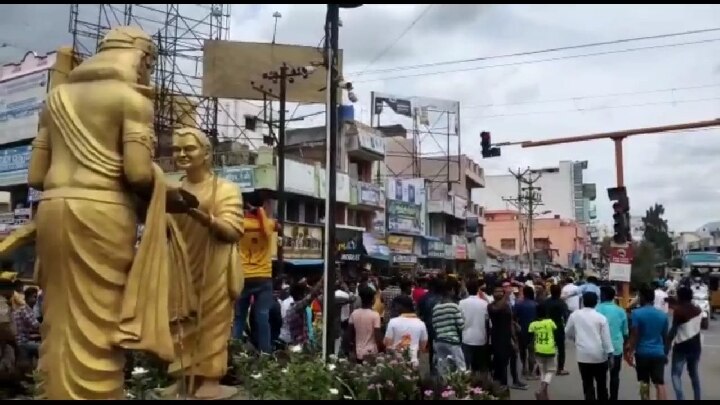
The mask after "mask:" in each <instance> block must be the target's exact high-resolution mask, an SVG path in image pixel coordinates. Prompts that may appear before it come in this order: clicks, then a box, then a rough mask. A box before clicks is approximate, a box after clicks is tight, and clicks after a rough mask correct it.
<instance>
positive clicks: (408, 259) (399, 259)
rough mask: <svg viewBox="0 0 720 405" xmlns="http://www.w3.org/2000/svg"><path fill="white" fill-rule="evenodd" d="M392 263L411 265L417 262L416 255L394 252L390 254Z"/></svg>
mask: <svg viewBox="0 0 720 405" xmlns="http://www.w3.org/2000/svg"><path fill="white" fill-rule="evenodd" d="M391 258H392V263H393V264H395V265H398V266H412V265H415V264H416V263H417V256H415V255H404V254H398V253H395V254H393V255H392V256H391Z"/></svg>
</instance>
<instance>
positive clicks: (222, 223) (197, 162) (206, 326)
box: [165, 128, 243, 399]
mask: <svg viewBox="0 0 720 405" xmlns="http://www.w3.org/2000/svg"><path fill="white" fill-rule="evenodd" d="M173 158H174V160H175V164H176V166H177V168H178V169H181V170H183V171H185V177H184V178H183V179H182V189H183V190H184V192H188V193H190V194H192V195H194V196H196V197H197V199H198V200H199V208H197V209H191V210H190V211H189V212H188V213H187V214H177V215H174V217H175V220H176V221H177V224H178V227H179V229H180V231H181V234H182V236H183V240H184V242H185V244H186V246H187V252H188V258H189V260H190V269H191V270H190V271H191V273H192V278H193V284H194V287H195V291H197V296H198V309H197V322H196V324H195V327H187V328H184V330H183V331H181V334H182V335H183V336H182V337H181V340H180V345H179V347H178V348H177V350H178V352H179V353H180V356H179V358H178V359H177V360H176V361H175V362H174V363H173V364H171V365H170V373H171V374H172V375H174V376H177V377H181V376H189V381H186V385H185V387H189V388H188V390H187V391H188V392H187V393H186V394H188V395H189V396H193V397H195V398H197V399H227V398H229V397H232V396H233V395H235V394H236V393H237V389H236V388H234V387H228V386H223V385H220V379H221V378H222V377H223V376H224V375H225V374H226V372H227V360H228V340H229V338H230V332H231V327H232V320H233V307H234V301H235V299H236V298H237V297H238V296H239V295H240V292H241V291H242V273H241V270H240V266H239V257H238V255H237V244H238V241H239V240H240V238H241V237H242V234H243V210H242V194H241V192H240V188H239V187H238V185H237V184H234V183H232V182H229V181H227V180H224V179H222V178H219V177H218V176H217V175H216V174H215V173H214V172H213V170H212V145H211V144H210V141H209V139H208V138H207V136H205V134H204V133H202V132H201V131H199V130H196V129H193V128H181V129H178V130H176V131H175V133H174V134H173ZM196 378H197V379H198V381H197V389H195V388H196V387H195V385H196V381H195V379H196ZM179 386H180V384H179V383H178V384H176V385H174V386H173V387H172V389H170V390H166V392H165V395H168V394H173V391H178V390H177V388H179Z"/></svg>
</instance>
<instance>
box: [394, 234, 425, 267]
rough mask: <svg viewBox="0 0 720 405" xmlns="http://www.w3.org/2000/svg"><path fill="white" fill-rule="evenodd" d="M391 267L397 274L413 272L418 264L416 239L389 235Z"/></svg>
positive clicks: (407, 236)
mask: <svg viewBox="0 0 720 405" xmlns="http://www.w3.org/2000/svg"><path fill="white" fill-rule="evenodd" d="M387 244H388V248H389V249H390V267H391V269H393V270H395V271H396V272H401V273H407V272H413V271H414V270H415V268H416V267H417V264H418V256H417V254H416V252H415V237H413V236H409V235H388V237H387Z"/></svg>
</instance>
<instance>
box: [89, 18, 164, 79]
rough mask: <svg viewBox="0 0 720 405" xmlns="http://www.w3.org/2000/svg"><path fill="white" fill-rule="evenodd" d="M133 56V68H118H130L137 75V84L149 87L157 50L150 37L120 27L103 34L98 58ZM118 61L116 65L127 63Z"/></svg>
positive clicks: (134, 30) (132, 29)
mask: <svg viewBox="0 0 720 405" xmlns="http://www.w3.org/2000/svg"><path fill="white" fill-rule="evenodd" d="M117 53H122V54H133V55H134V56H135V57H133V58H132V62H130V63H131V64H132V65H133V66H129V67H128V66H124V67H118V68H131V70H132V71H133V72H135V74H136V75H137V77H136V78H135V79H136V80H135V81H136V82H137V83H138V84H143V85H150V80H151V77H152V74H153V71H154V70H155V62H156V59H157V48H156V47H155V44H154V43H153V40H152V37H151V36H150V35H148V34H147V33H145V32H144V31H143V30H141V29H140V28H138V27H133V26H122V27H115V28H113V29H111V30H110V31H108V33H107V34H105V37H104V38H103V39H102V41H100V45H99V47H98V53H97V54H98V56H100V57H101V58H102V55H110V54H117ZM122 59H123V60H122V61H120V60H118V61H117V62H118V63H128V62H129V61H128V60H127V58H122Z"/></svg>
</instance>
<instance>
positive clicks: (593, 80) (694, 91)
mask: <svg viewBox="0 0 720 405" xmlns="http://www.w3.org/2000/svg"><path fill="white" fill-rule="evenodd" d="M275 11H279V12H280V13H281V14H282V18H281V19H280V20H279V23H278V32H277V41H278V42H281V43H290V44H300V45H311V46H315V45H317V44H318V43H319V42H320V40H321V39H322V37H323V23H324V19H325V7H324V6H322V5H234V6H233V8H232V18H231V28H230V37H231V39H234V40H242V41H262V42H268V41H270V40H271V38H272V31H273V18H272V14H273V12H275ZM68 15H69V6H67V5H60V6H47V5H42V6H40V5H17V6H16V5H7V6H3V13H2V14H0V43H3V42H4V43H7V44H8V46H6V47H4V48H2V49H0V61H3V62H6V61H9V60H11V59H12V58H13V57H17V54H18V52H20V51H19V50H18V49H32V50H37V51H39V52H44V51H47V50H51V49H54V48H55V47H57V46H58V45H60V44H67V43H69V42H68V41H69V40H70V36H69V34H68V33H67V31H68ZM341 18H342V21H343V27H342V28H341V33H340V44H341V47H342V48H343V49H344V52H345V54H344V55H345V66H344V70H345V72H346V74H345V76H346V78H347V79H348V80H352V81H354V82H355V88H356V92H357V94H358V96H359V98H360V101H359V102H358V105H359V107H360V108H359V111H357V112H356V115H359V116H360V117H362V118H363V119H365V120H367V119H368V117H369V113H368V110H369V106H370V101H369V98H370V91H373V90H374V91H381V92H386V93H392V94H396V95H399V96H427V97H435V98H442V99H450V100H458V101H460V103H461V106H462V110H461V114H462V148H463V152H464V153H466V154H468V155H470V156H473V157H475V158H476V159H477V160H478V161H481V164H482V165H483V166H484V167H485V168H486V170H487V172H488V173H502V172H505V171H506V170H507V168H508V167H513V168H515V167H518V166H520V167H527V166H531V167H538V166H550V165H554V164H557V162H558V161H559V160H588V161H589V168H588V170H587V171H586V172H585V176H586V181H587V182H595V183H597V186H598V200H597V201H596V204H597V209H598V214H599V219H600V220H601V221H602V222H604V223H610V221H611V220H610V215H611V213H610V211H611V208H610V205H609V202H608V201H607V196H606V194H605V189H606V188H607V187H610V186H613V185H614V182H615V174H614V154H613V146H612V143H611V142H610V141H594V142H592V143H582V144H572V145H562V146H552V147H543V148H533V149H522V148H520V147H506V148H503V151H502V154H503V156H502V157H501V158H495V159H484V160H481V158H480V156H479V149H480V147H479V136H478V134H479V132H480V131H481V130H488V131H491V132H492V134H493V141H494V142H505V141H523V140H541V139H547V138H552V137H561V136H573V135H582V134H588V133H596V132H606V131H613V130H622V129H630V128H639V127H646V126H659V125H665V124H673V123H684V122H690V121H698V120H707V119H713V118H717V117H720V6H717V5H693V6H672V5H661V6H657V5H653V6H652V7H650V6H645V5H637V6H636V5H558V6H547V5H542V6H539V5H538V6H536V5H433V6H430V7H429V8H428V5H389V6H388V5H383V6H381V5H368V6H363V7H361V8H359V9H353V10H342V12H341ZM713 28H715V29H718V30H717V31H710V32H704V33H695V34H688V35H675V36H668V37H665V38H657V39H646V40H634V41H626V42H620V43H616V44H608V45H602V46H592V47H579V48H576V49H570V50H560V51H555V52H541V53H536V54H532V55H524V56H523V55H521V56H508V57H503V58H497V56H502V55H509V54H518V53H525V52H532V51H541V50H547V49H552V48H563V47H569V46H574V45H584V44H592V43H598V42H606V41H607V42H609V41H616V40H622V39H629V38H638V37H648V36H659V35H663V34H676V33H682V32H688V31H697V30H705V29H713ZM20 54H22V52H20ZM590 54H592V55H590ZM483 57H491V58H488V59H485V60H480V61H475V62H467V63H448V64H442V65H436V66H430V67H425V68H414V67H416V66H417V65H421V64H433V63H436V62H445V61H458V60H465V59H473V58H475V59H478V58H483ZM397 68H401V69H397ZM358 72H359V73H358ZM442 72H445V73H442ZM320 119H321V120H322V118H320ZM624 145H625V182H626V185H627V187H628V190H629V193H630V198H631V206H632V211H633V212H634V213H644V210H645V209H646V208H647V207H649V206H650V205H651V204H653V203H654V202H659V203H662V204H664V205H665V207H666V212H667V217H668V219H669V222H670V225H671V227H672V228H674V229H675V230H692V229H695V228H697V227H698V226H700V225H702V224H703V223H705V222H709V221H711V220H717V219H720V209H719V208H718V204H717V203H718V201H719V200H720V186H718V185H716V184H714V183H715V182H714V181H713V180H714V178H715V176H713V175H714V174H715V173H718V172H720V161H719V160H716V156H719V155H720V129H711V130H703V131H696V132H684V133H673V134H664V135H652V136H645V137H637V138H632V139H629V140H627V141H625V143H624ZM487 191H488V192H492V191H491V190H487Z"/></svg>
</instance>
